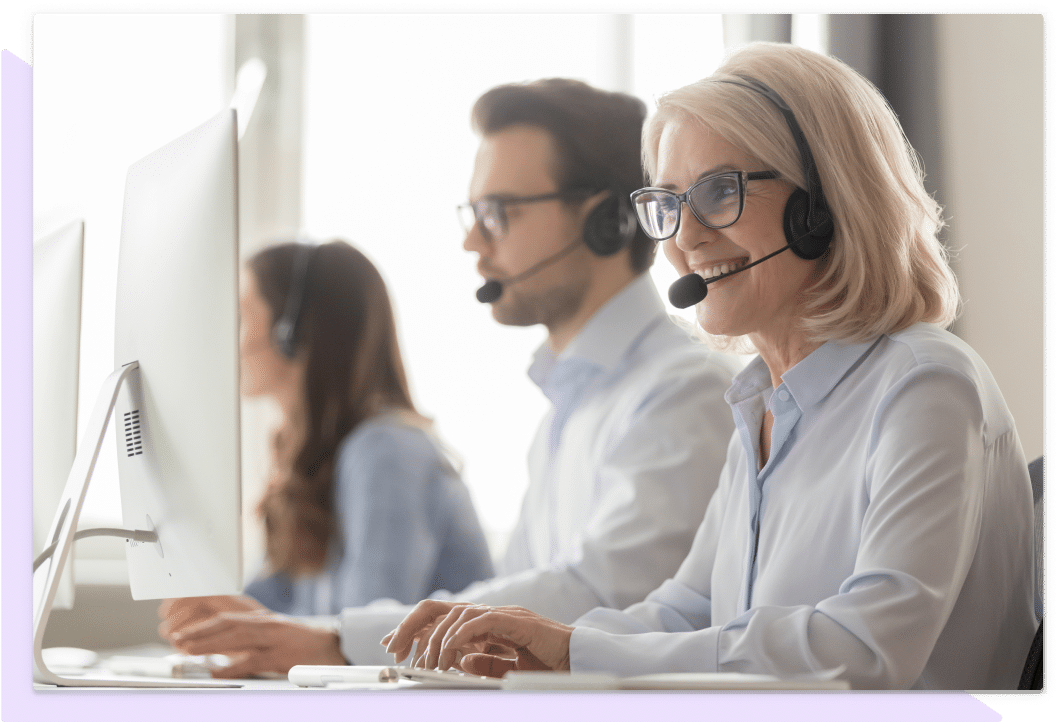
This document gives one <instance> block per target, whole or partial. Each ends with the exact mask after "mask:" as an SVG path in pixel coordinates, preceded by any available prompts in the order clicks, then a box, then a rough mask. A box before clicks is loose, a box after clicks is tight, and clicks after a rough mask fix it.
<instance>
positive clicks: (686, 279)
mask: <svg viewBox="0 0 1059 722" xmlns="http://www.w3.org/2000/svg"><path fill="white" fill-rule="evenodd" d="M708 288H709V287H708V286H707V284H706V279H704V278H703V277H702V276H700V275H699V274H697V273H689V274H688V275H686V276H681V277H680V278H678V279H677V280H676V281H674V282H673V284H672V285H671V286H670V287H669V302H670V303H671V304H673V305H674V306H676V307H677V308H687V307H688V306H694V305H695V304H696V303H698V302H699V301H701V300H702V299H704V298H706V291H707V290H708Z"/></svg>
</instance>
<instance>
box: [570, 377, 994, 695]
mask: <svg viewBox="0 0 1059 722" xmlns="http://www.w3.org/2000/svg"><path fill="white" fill-rule="evenodd" d="M870 433H871V434H872V439H871V442H870V444H869V445H868V449H869V452H868V459H867V463H866V467H865V469H864V470H863V476H864V484H865V485H866V487H867V493H868V497H869V502H868V506H867V510H866V512H865V514H864V517H863V519H862V524H861V541H860V544H859V547H858V549H857V555H856V563H855V568H854V571H853V573H852V574H851V575H850V576H848V577H847V578H846V579H845V580H844V581H843V582H842V584H841V585H840V588H838V589H835V592H834V594H833V595H832V596H829V597H827V598H825V599H822V600H820V601H818V602H817V603H815V604H804V605H799V606H791V607H778V606H760V607H752V608H751V609H749V610H748V611H747V612H746V613H744V614H742V615H740V616H738V617H737V618H735V619H733V620H732V621H731V622H729V623H727V624H725V625H723V626H705V625H706V624H707V623H706V621H705V617H704V616H702V615H708V610H709V593H710V592H709V586H708V584H705V583H704V582H703V572H704V571H706V572H707V578H708V571H709V570H708V557H709V554H708V553H707V554H705V555H704V558H703V559H700V560H699V562H700V563H699V564H697V565H696V564H693V563H691V562H692V558H691V557H689V560H688V562H689V563H685V564H684V565H683V566H682V567H681V570H680V572H679V573H678V574H677V577H676V579H675V580H674V581H673V582H671V583H668V584H667V585H664V586H663V587H662V588H660V589H659V590H658V591H657V592H656V593H655V594H653V595H651V597H650V598H649V599H648V600H647V603H646V604H645V605H638V606H637V607H636V608H634V609H633V610H628V611H627V613H621V612H599V613H593V615H590V616H589V617H587V618H586V619H585V620H583V623H584V626H583V628H579V629H578V630H577V631H575V633H574V636H573V638H572V640H571V667H572V668H573V669H575V670H579V671H593V670H606V671H611V672H619V673H625V674H647V673H653V672H663V671H664V672H680V671H697V672H713V671H721V672H748V673H759V674H773V675H777V676H789V675H793V674H807V673H814V672H821V671H824V670H829V669H833V668H836V667H844V668H845V672H844V674H843V677H844V678H846V679H848V680H849V681H850V683H851V684H852V686H853V687H854V688H874V689H886V688H892V689H908V688H909V687H910V686H911V685H912V684H913V682H915V680H916V679H917V678H918V677H919V675H920V674H921V672H922V670H923V669H924V667H925V665H926V663H927V660H928V658H929V656H930V654H931V651H932V650H933V648H934V645H935V643H936V641H937V639H938V637H939V635H940V634H941V632H942V629H943V627H944V626H945V624H946V622H947V620H948V617H949V614H950V612H951V610H952V608H953V605H954V604H955V600H956V599H957V596H958V595H959V592H960V589H961V587H962V585H963V582H964V579H965V577H966V575H967V572H968V569H969V566H970V564H971V561H972V558H973V556H974V552H975V549H976V546H977V541H978V529H979V526H980V521H981V515H982V500H983V489H984V486H985V475H986V468H987V463H986V460H985V447H984V420H983V411H982V406H981V402H980V400H979V397H978V392H977V389H976V387H975V385H974V384H973V383H972V382H971V381H970V380H969V379H967V378H966V377H965V376H963V375H961V374H959V373H957V372H955V371H952V370H951V369H948V368H946V367H938V366H930V365H926V366H921V367H917V368H916V369H915V370H913V371H912V372H910V373H909V374H907V375H906V376H905V377H903V378H902V380H901V382H900V383H898V384H895V386H894V387H893V388H892V389H891V390H890V392H889V393H888V394H887V396H886V397H885V398H884V400H883V401H882V403H881V404H880V405H879V408H878V409H876V410H875V415H874V418H873V423H872V426H871V432H870ZM788 473H795V470H790V471H789V472H788ZM704 526H706V524H704ZM700 539H701V540H702V542H701V543H702V544H705V543H706V542H708V540H709V535H708V533H707V534H706V535H705V536H703V534H700ZM696 543H697V545H700V541H699V540H697V542H696ZM695 554H696V551H695V550H693V552H692V556H695ZM822 556H826V555H822ZM809 563H810V562H808V561H807V564H809ZM817 563H819V562H817ZM696 566H698V567H699V568H696ZM806 573H808V574H811V573H812V572H811V568H807V570H806ZM689 610H690V611H692V612H697V613H698V614H699V616H698V617H696V616H695V615H694V614H692V613H689ZM580 623H581V622H579V624H580ZM700 624H703V625H704V626H703V627H701V628H698V629H695V628H694V627H696V626H698V625H700Z"/></svg>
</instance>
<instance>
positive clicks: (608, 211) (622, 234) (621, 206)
mask: <svg viewBox="0 0 1059 722" xmlns="http://www.w3.org/2000/svg"><path fill="white" fill-rule="evenodd" d="M624 197H625V198H627V197H628V196H627V195H626V196H624ZM622 198H623V196H622V194H620V193H617V192H615V191H614V190H610V191H609V195H608V196H607V197H606V198H604V199H603V200H602V201H600V202H599V203H597V204H596V207H595V208H593V209H592V210H591V211H590V212H589V214H588V216H587V217H586V218H585V228H584V239H585V245H586V246H588V249H589V250H590V251H592V253H594V254H595V255H597V256H613V255H614V254H615V253H617V252H618V251H620V250H621V249H623V248H625V247H626V246H627V245H629V243H631V242H632V239H633V237H635V236H636V232H637V230H638V229H639V227H640V226H639V223H638V222H637V220H636V214H635V212H634V211H633V209H632V205H631V204H630V203H629V201H628V200H626V201H625V202H624V203H623V202H622Z"/></svg>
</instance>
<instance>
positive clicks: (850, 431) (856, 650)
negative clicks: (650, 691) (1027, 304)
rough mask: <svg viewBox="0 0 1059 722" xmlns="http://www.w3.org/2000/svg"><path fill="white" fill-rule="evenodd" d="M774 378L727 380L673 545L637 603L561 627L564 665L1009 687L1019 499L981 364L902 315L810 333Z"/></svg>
mask: <svg viewBox="0 0 1059 722" xmlns="http://www.w3.org/2000/svg"><path fill="white" fill-rule="evenodd" d="M782 379H783V383H781V384H780V385H779V386H778V387H776V388H775V389H773V387H772V382H771V377H770V374H769V370H768V368H767V367H766V366H765V364H764V363H763V362H762V361H761V360H760V359H756V360H755V361H753V362H751V364H750V365H749V366H748V367H747V368H746V369H745V370H744V371H743V372H742V373H740V374H739V375H738V376H737V377H736V379H735V381H734V382H733V384H732V387H731V389H730V390H729V391H728V393H727V395H726V398H727V399H728V402H729V404H730V405H731V407H732V411H733V415H734V418H735V422H736V429H737V432H736V434H735V435H734V436H733V437H732V441H731V444H730V446H729V449H728V462H727V464H726V465H725V467H724V471H723V472H722V474H721V481H720V485H719V487H718V490H717V493H716V494H714V496H713V499H712V500H711V501H710V505H709V508H708V509H707V511H706V516H705V519H704V520H703V522H702V526H701V527H700V528H699V532H698V535H697V536H696V538H695V542H694V544H693V545H692V548H691V552H690V553H689V554H688V557H687V559H685V560H684V563H683V565H681V567H680V570H679V571H678V572H677V573H676V575H675V577H674V578H673V579H670V580H668V581H666V582H665V583H663V584H662V586H661V587H659V588H658V589H657V590H655V591H654V592H652V593H651V594H650V595H648V597H647V599H646V600H645V601H644V602H642V603H640V604H635V605H633V606H631V607H629V608H628V609H626V610H625V611H624V612H619V611H615V610H608V609H597V610H594V611H592V612H590V613H589V614H587V615H585V616H584V617H582V618H581V619H580V620H578V621H577V622H576V624H577V629H576V630H575V631H574V633H573V637H572V639H571V643H570V666H571V669H573V670H575V671H598V670H605V671H608V672H617V673H619V674H648V673H653V672H749V673H759V674H772V675H777V676H781V677H784V676H789V675H799V674H812V673H819V672H824V671H826V670H830V669H834V668H839V667H841V668H844V671H843V672H842V677H843V678H845V679H847V680H848V681H849V682H850V683H851V685H852V686H853V687H854V688H864V689H909V688H912V689H1013V688H1014V687H1015V685H1016V683H1017V682H1018V679H1019V673H1020V671H1021V668H1022V663H1023V661H1024V660H1025V658H1026V652H1027V650H1029V647H1030V640H1031V639H1032V638H1033V634H1034V630H1035V629H1036V620H1035V618H1034V610H1033V537H1032V533H1033V508H1032V498H1031V493H1030V481H1029V474H1028V472H1027V469H1026V460H1025V458H1024V457H1023V453H1022V446H1021V444H1020V443H1019V439H1018V434H1017V433H1016V431H1015V425H1014V422H1013V421H1012V418H1011V414H1010V413H1009V412H1008V409H1007V405H1006V404H1005V403H1004V399H1003V397H1002V396H1001V393H1000V390H999V389H998V388H997V385H996V382H995V381H994V380H993V377H992V375H991V374H990V373H989V370H988V369H987V368H986V366H985V364H984V363H983V362H982V360H981V358H979V357H978V355H977V354H976V353H975V352H974V351H972V350H971V349H970V348H969V347H968V346H967V345H966V344H965V343H963V342H962V341H960V340H959V339H957V338H956V337H955V336H952V335H951V334H949V333H946V332H945V331H942V330H940V329H937V328H935V327H933V326H928V325H925V324H917V325H915V326H912V327H911V328H909V329H907V330H905V331H901V332H899V333H895V334H891V335H885V336H881V337H880V338H878V339H876V340H875V341H873V342H870V343H862V344H842V343H835V342H830V343H826V344H824V345H823V346H821V347H820V348H818V349H817V350H815V351H814V352H813V353H811V354H810V355H809V356H808V357H806V358H805V359H803V360H802V361H801V362H800V363H798V364H797V365H795V366H794V368H792V369H790V370H789V371H787V372H786V373H785V374H783V377H782ZM766 409H768V410H771V411H772V414H773V416H774V419H775V422H774V424H773V427H772V444H771V452H772V453H771V455H770V456H769V459H768V462H767V463H766V464H765V465H764V466H763V467H760V465H759V460H760V458H761V455H760V448H759V444H758V439H759V430H760V428H761V420H762V418H763V416H764V413H765V410H766Z"/></svg>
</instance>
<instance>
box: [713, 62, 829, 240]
mask: <svg viewBox="0 0 1059 722" xmlns="http://www.w3.org/2000/svg"><path fill="white" fill-rule="evenodd" d="M736 77H738V78H740V79H741V80H742V81H743V82H739V81H737V80H720V81H718V82H721V83H730V84H732V85H739V86H742V87H744V88H749V89H750V90H753V91H755V92H757V93H760V94H761V95H764V96H765V97H766V98H768V99H769V100H770V101H771V102H772V104H773V105H775V106H776V107H777V108H778V109H779V111H780V113H782V114H783V118H784V120H786V121H787V126H788V127H789V128H790V130H791V135H792V136H794V142H795V144H797V146H798V154H799V155H800V156H801V160H802V173H803V174H804V175H805V184H806V185H807V186H808V190H803V189H801V188H795V189H794V192H793V193H791V195H790V198H788V199H787V206H786V208H784V210H783V234H784V236H786V237H787V243H788V244H789V245H790V247H791V250H792V251H793V252H794V255H796V256H798V257H799V258H804V259H805V260H807V261H813V260H816V259H817V258H820V257H821V256H823V255H824V254H825V253H827V249H828V248H830V247H831V239H832V238H834V235H835V222H834V219H833V217H832V216H831V209H830V208H828V207H827V199H825V198H824V188H823V185H821V183H820V173H819V171H818V170H817V168H816V161H814V160H813V153H812V151H811V150H809V141H807V140H806V139H805V133H803V132H802V129H801V127H799V125H798V121H797V120H795V119H794V111H792V110H791V108H790V106H789V105H787V103H786V102H784V100H783V98H781V97H780V96H779V94H778V93H777V92H776V91H775V90H773V89H772V88H770V87H769V86H767V85H765V84H764V83H762V82H761V81H760V80H758V79H756V78H751V77H748V76H746V75H737V76H736Z"/></svg>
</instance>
